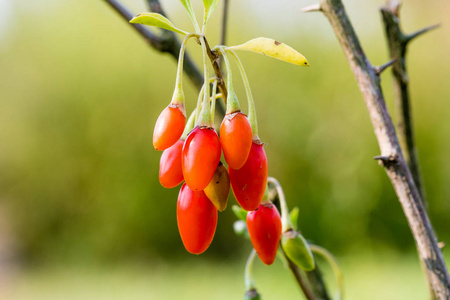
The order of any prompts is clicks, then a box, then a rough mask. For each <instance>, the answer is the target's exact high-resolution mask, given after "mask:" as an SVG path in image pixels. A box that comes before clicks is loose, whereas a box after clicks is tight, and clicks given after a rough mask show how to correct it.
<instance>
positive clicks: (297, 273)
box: [280, 246, 328, 300]
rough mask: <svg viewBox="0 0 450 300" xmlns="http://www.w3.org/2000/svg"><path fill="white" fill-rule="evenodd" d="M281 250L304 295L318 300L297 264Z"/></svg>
mask: <svg viewBox="0 0 450 300" xmlns="http://www.w3.org/2000/svg"><path fill="white" fill-rule="evenodd" d="M280 250H281V252H282V253H283V256H284V258H285V259H286V261H287V264H288V267H289V269H290V270H291V272H292V274H293V275H294V277H295V280H296V281H297V283H298V285H299V286H300V288H301V289H302V291H303V294H304V295H305V297H306V299H308V300H317V298H316V296H315V295H314V293H313V291H312V290H311V286H310V285H309V284H308V282H307V281H306V279H305V278H304V276H303V274H302V273H301V271H300V269H299V268H298V267H297V265H296V264H294V263H293V262H292V260H290V259H289V257H287V255H286V253H285V252H284V250H283V248H282V247H281V246H280ZM327 300H328V298H327Z"/></svg>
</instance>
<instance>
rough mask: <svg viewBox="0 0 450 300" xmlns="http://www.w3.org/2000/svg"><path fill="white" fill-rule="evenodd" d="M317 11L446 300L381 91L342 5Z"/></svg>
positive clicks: (446, 288) (426, 223)
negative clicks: (344, 64) (360, 98)
mask: <svg viewBox="0 0 450 300" xmlns="http://www.w3.org/2000/svg"><path fill="white" fill-rule="evenodd" d="M320 9H321V11H322V12H323V13H324V15H325V16H326V17H327V19H328V20H329V21H330V23H331V26H332V28H333V30H334V32H335V34H336V37H337V39H338V41H339V43H340V44H341V46H342V48H343V50H344V53H345V55H346V57H347V60H348V62H349V63H350V67H351V69H352V71H353V73H354V75H355V77H356V80H357V82H358V85H359V88H360V90H361V92H362V94H363V97H364V100H365V102H366V105H367V109H368V111H369V115H370V118H371V121H372V125H373V128H374V132H375V135H376V137H377V140H378V144H379V147H380V150H381V157H395V158H396V159H395V160H394V161H393V163H388V164H385V163H382V164H383V166H384V167H385V171H386V173H387V175H388V176H389V179H390V180H391V182H392V185H393V187H394V189H395V191H396V193H397V196H398V199H399V201H400V203H401V205H402V207H403V212H404V214H405V216H406V218H407V220H408V223H409V226H410V228H411V231H412V234H413V236H414V239H415V241H416V246H417V250H418V252H419V255H420V258H421V260H422V261H423V262H424V264H425V266H426V269H427V272H426V276H427V277H428V279H429V281H430V282H431V284H432V288H433V291H434V293H435V294H436V296H437V298H438V299H449V298H450V280H449V275H448V271H447V267H446V265H445V262H444V259H443V257H442V253H441V251H440V249H439V247H438V245H437V240H436V235H435V233H434V230H433V227H432V226H431V223H430V220H429V218H428V215H427V213H426V211H425V209H424V207H423V205H422V199H421V197H420V194H419V192H418V190H417V187H416V185H415V183H414V180H413V178H412V175H411V171H410V169H409V168H408V165H407V164H406V162H405V159H404V157H403V154H402V152H401V150H400V145H399V142H398V139H397V135H396V133H395V129H394V125H393V123H392V120H391V117H390V115H389V113H388V111H387V108H386V103H385V101H384V96H383V93H382V91H381V87H380V81H379V77H378V76H377V74H376V72H375V69H374V67H373V66H372V65H371V64H370V62H369V60H368V59H367V57H366V55H365V53H364V51H363V49H362V47H361V45H360V43H359V40H358V37H357V36H356V33H355V31H354V29H353V26H352V25H351V23H350V20H349V18H348V16H347V13H346V11H345V9H344V6H343V4H342V2H341V1H340V0H322V2H321V4H320Z"/></svg>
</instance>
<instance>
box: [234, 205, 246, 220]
mask: <svg viewBox="0 0 450 300" xmlns="http://www.w3.org/2000/svg"><path fill="white" fill-rule="evenodd" d="M231 210H233V212H234V215H235V216H236V218H238V219H239V220H242V221H247V211H245V210H244V209H243V208H242V207H240V206H238V205H236V204H235V205H233V206H232V207H231Z"/></svg>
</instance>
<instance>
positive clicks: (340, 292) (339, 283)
mask: <svg viewBox="0 0 450 300" xmlns="http://www.w3.org/2000/svg"><path fill="white" fill-rule="evenodd" d="M309 248H310V249H311V251H312V252H314V253H315V254H319V255H320V256H322V257H323V258H324V259H325V260H326V261H327V262H328V264H329V265H330V266H331V269H332V270H333V274H334V277H335V279H336V295H335V296H334V298H333V299H334V300H340V299H343V298H344V277H343V276H342V271H341V268H340V267H339V265H338V263H337V261H336V258H335V257H334V256H333V254H331V253H330V251H328V250H327V249H325V248H323V247H320V246H317V245H313V244H310V245H309Z"/></svg>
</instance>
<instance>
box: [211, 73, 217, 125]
mask: <svg viewBox="0 0 450 300" xmlns="http://www.w3.org/2000/svg"><path fill="white" fill-rule="evenodd" d="M216 92H217V79H216V80H214V83H213V90H212V98H211V123H212V124H214V116H215V112H216V99H217V98H216V96H217V95H216Z"/></svg>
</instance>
